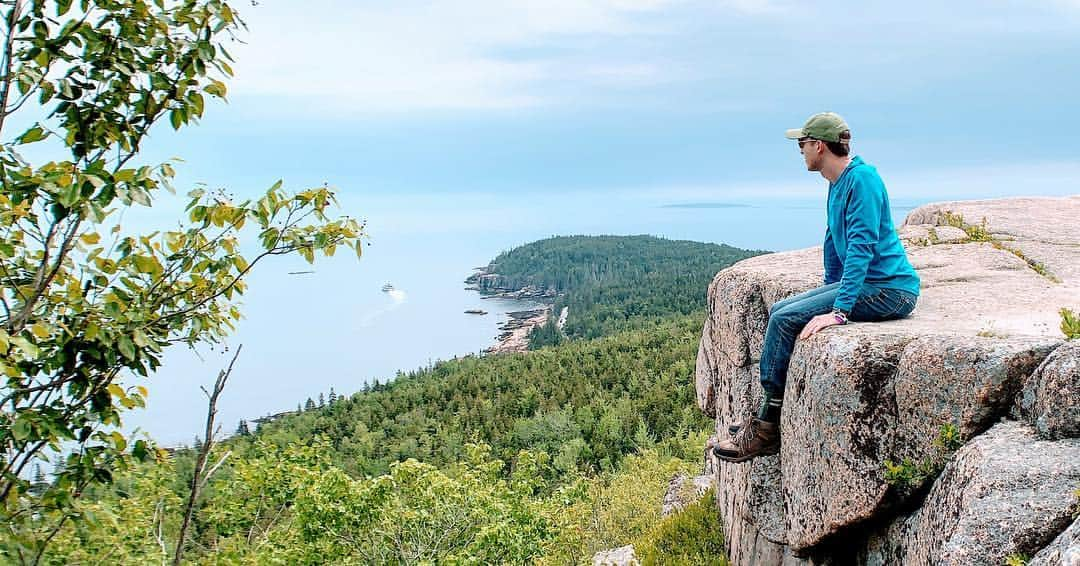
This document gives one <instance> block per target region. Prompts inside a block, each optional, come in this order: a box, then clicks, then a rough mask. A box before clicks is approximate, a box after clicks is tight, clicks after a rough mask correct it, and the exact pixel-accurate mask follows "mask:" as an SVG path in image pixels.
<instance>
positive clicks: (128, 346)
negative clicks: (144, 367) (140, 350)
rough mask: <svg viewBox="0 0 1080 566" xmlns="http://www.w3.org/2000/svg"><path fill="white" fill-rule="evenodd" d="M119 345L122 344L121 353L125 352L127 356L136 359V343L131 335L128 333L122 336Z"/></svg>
mask: <svg viewBox="0 0 1080 566" xmlns="http://www.w3.org/2000/svg"><path fill="white" fill-rule="evenodd" d="M118 346H120V353H121V354H123V355H124V357H125V358H127V359H129V360H131V361H135V344H134V343H133V342H132V341H131V338H130V337H128V336H126V335H125V336H121V337H120V340H119V341H118Z"/></svg>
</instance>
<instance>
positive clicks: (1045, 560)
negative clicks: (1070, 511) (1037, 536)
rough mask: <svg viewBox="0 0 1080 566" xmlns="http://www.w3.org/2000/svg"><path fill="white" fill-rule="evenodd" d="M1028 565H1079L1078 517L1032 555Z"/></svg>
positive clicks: (1079, 521) (1079, 536)
mask: <svg viewBox="0 0 1080 566" xmlns="http://www.w3.org/2000/svg"><path fill="white" fill-rule="evenodd" d="M1028 566H1080V519H1077V520H1075V521H1073V523H1072V525H1070V526H1069V528H1067V529H1065V532H1063V533H1061V535H1059V536H1058V537H1057V538H1056V539H1054V542H1052V543H1050V544H1049V545H1048V546H1047V547H1046V548H1044V549H1042V550H1040V551H1039V553H1038V554H1036V555H1035V556H1033V557H1032V558H1031V561H1030V562H1028Z"/></svg>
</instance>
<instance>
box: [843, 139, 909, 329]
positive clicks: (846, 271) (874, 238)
mask: <svg viewBox="0 0 1080 566" xmlns="http://www.w3.org/2000/svg"><path fill="white" fill-rule="evenodd" d="M828 208H829V218H828V228H827V229H826V230H825V284H826V285H828V284H830V283H835V282H837V281H839V282H840V290H839V292H838V294H837V296H836V301H835V302H834V303H833V307H834V308H838V309H840V310H842V311H844V312H851V308H852V307H853V306H854V305H855V301H856V299H858V298H859V295H860V294H867V293H871V292H873V290H874V289H882V288H888V289H901V290H903V291H907V292H909V293H912V294H914V295H918V294H919V276H918V274H916V273H915V268H913V267H912V266H911V262H909V261H908V258H907V253H906V252H905V251H904V246H903V244H901V243H900V238H899V237H898V236H897V235H896V228H895V227H894V226H893V222H892V213H891V212H890V211H889V195H888V194H887V193H886V192H885V183H883V182H882V181H881V177H880V176H878V173H877V169H875V168H874V167H873V166H871V165H870V164H868V163H866V162H864V161H863V160H862V158H861V157H859V156H855V157H854V158H853V159H852V160H851V164H850V165H848V166H847V168H846V169H844V171H843V172H842V173H840V177H839V178H837V179H836V182H835V183H830V184H829V207H828Z"/></svg>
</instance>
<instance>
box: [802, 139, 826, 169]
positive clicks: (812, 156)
mask: <svg viewBox="0 0 1080 566" xmlns="http://www.w3.org/2000/svg"><path fill="white" fill-rule="evenodd" d="M824 151H825V142H823V141H820V140H815V139H810V138H803V139H801V140H799V152H800V153H802V156H803V161H805V162H806V170H807V171H821V164H822V162H823V161H824V160H825V158H824V155H825V153H824Z"/></svg>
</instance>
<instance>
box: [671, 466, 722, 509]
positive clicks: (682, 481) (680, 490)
mask: <svg viewBox="0 0 1080 566" xmlns="http://www.w3.org/2000/svg"><path fill="white" fill-rule="evenodd" d="M711 487H712V477H710V476H705V475H701V476H694V477H690V476H689V475H688V474H686V473H683V472H679V473H677V474H675V475H674V476H672V477H671V480H669V481H668V488H667V492H665V493H664V501H663V503H662V504H661V505H660V516H661V517H667V516H668V515H671V514H673V513H678V512H679V511H682V510H683V509H685V508H686V506H687V505H691V504H693V503H696V502H697V501H698V500H700V499H701V498H702V497H703V496H704V495H705V492H707V491H709V489H710V488H711Z"/></svg>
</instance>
